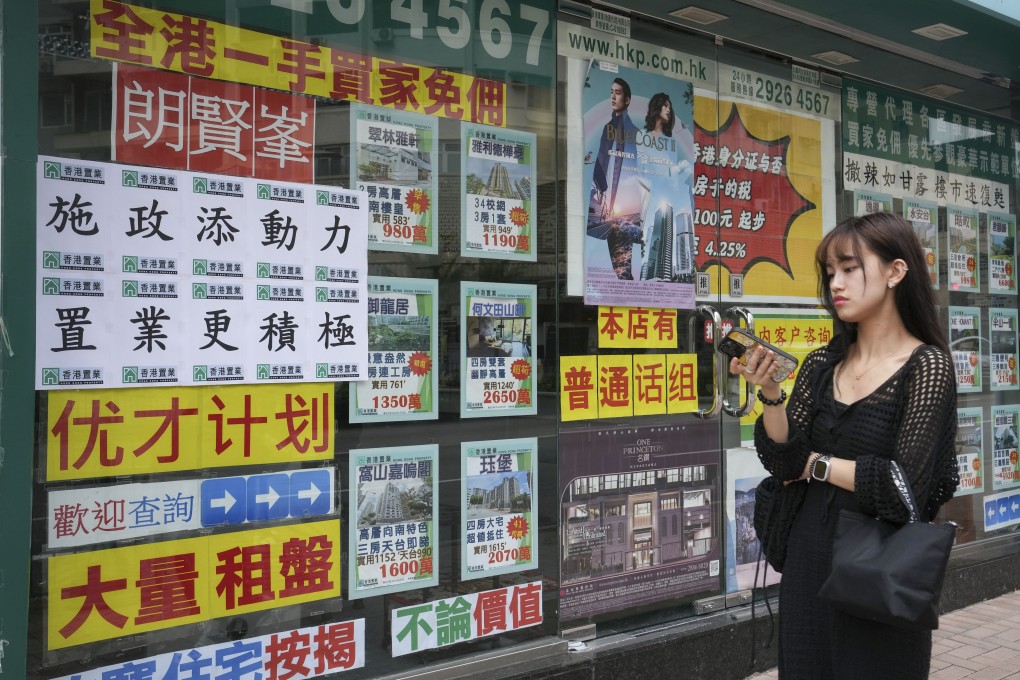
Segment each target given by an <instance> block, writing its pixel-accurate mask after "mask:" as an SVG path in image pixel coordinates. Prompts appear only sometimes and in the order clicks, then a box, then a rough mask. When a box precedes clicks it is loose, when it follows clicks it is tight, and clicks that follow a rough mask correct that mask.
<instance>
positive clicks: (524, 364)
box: [460, 281, 538, 418]
mask: <svg viewBox="0 0 1020 680" xmlns="http://www.w3.org/2000/svg"><path fill="white" fill-rule="evenodd" d="M536 298H537V290H536V288H535V286H534V285H529V284H509V283H479V282H475V281H461V284H460V299H461V319H460V327H461V328H462V329H463V332H464V333H465V337H462V338H461V356H460V359H461V362H460V363H461V374H460V376H461V377H460V385H461V394H462V395H463V397H462V399H463V401H461V404H460V417H461V418H484V417H488V416H501V415H511V416H521V415H535V413H537V412H538V409H537V404H536V402H535V397H536V396H537V395H536V394H535V389H534V385H535V342H534V328H535V303H536Z"/></svg>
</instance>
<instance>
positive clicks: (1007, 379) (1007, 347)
mask: <svg viewBox="0 0 1020 680" xmlns="http://www.w3.org/2000/svg"><path fill="white" fill-rule="evenodd" d="M988 334H989V353H990V357H989V360H990V362H989V372H988V387H989V389H992V390H1015V389H1016V388H1017V361H1018V359H1020V355H1018V351H1020V344H1018V337H1017V310H1016V309H1007V308H1003V307H991V308H989V310H988Z"/></svg>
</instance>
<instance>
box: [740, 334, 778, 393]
mask: <svg viewBox="0 0 1020 680" xmlns="http://www.w3.org/2000/svg"><path fill="white" fill-rule="evenodd" d="M745 356H746V357H747V366H742V365H741V364H740V361H739V360H737V359H730V373H731V374H733V375H739V376H742V377H743V378H744V380H746V381H747V382H749V383H750V384H752V385H757V386H758V387H760V388H761V393H762V394H763V395H764V396H765V398H766V399H779V396H780V393H781V392H782V388H781V387H780V386H779V383H777V382H776V381H774V380H773V379H772V376H774V375H775V374H776V371H777V370H779V364H778V363H777V362H776V353H775V352H773V351H772V350H766V349H765V348H764V347H755V348H754V349H753V350H751V351H750V352H749V353H748V354H747V355H745Z"/></svg>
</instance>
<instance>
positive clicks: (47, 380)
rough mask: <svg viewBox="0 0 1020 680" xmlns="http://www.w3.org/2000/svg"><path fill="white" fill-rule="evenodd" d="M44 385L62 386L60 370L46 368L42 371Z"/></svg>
mask: <svg viewBox="0 0 1020 680" xmlns="http://www.w3.org/2000/svg"><path fill="white" fill-rule="evenodd" d="M42 384H43V385H59V384H60V369H59V368H44V369H43V370H42Z"/></svg>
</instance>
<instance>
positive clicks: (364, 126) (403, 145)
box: [351, 104, 439, 253]
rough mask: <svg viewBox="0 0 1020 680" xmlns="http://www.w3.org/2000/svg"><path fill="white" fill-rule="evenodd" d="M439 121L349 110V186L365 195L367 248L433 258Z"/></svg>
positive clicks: (385, 111)
mask: <svg viewBox="0 0 1020 680" xmlns="http://www.w3.org/2000/svg"><path fill="white" fill-rule="evenodd" d="M438 125H439V121H438V120H437V119H435V118H431V117H429V116H422V115H418V114H414V113H406V112H401V111H392V110H388V109H380V108H376V107H369V106H362V105H360V104H355V105H353V106H351V143H352V145H353V149H352V159H351V160H352V162H351V186H354V187H357V188H358V190H359V191H364V192H366V193H367V194H368V212H369V218H368V245H369V247H370V248H372V249H374V250H403V251H410V252H419V253H437V252H439V251H438V245H437V242H436V218H437V215H438V212H437V205H436V201H437V199H438V197H439V184H438V182H439V175H438V173H437V172H436V171H435V169H434V167H433V164H434V163H436V162H437V161H438V160H439V155H438V144H439V141H438V140H439V128H438Z"/></svg>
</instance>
